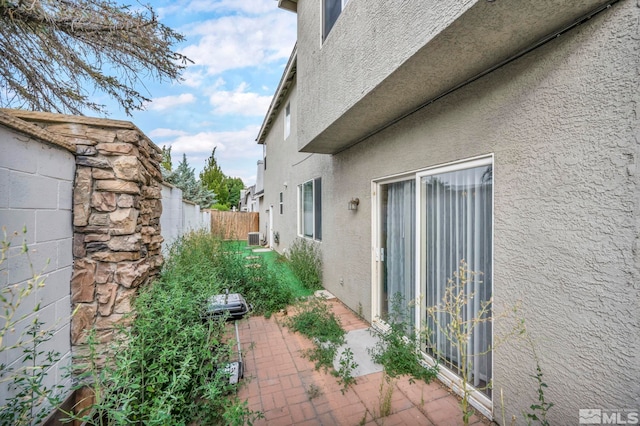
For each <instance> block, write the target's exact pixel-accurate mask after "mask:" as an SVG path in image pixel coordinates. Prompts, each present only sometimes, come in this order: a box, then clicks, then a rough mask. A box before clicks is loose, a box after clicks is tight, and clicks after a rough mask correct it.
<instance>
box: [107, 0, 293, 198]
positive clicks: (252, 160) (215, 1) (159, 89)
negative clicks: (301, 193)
mask: <svg viewBox="0 0 640 426" xmlns="http://www.w3.org/2000/svg"><path fill="white" fill-rule="evenodd" d="M149 4H151V6H152V7H153V9H154V10H155V11H156V12H157V13H158V15H159V17H160V20H161V22H162V23H163V24H165V25H167V26H169V27H171V28H173V29H174V30H176V31H178V32H180V33H182V34H183V35H184V36H185V38H186V40H185V41H184V42H182V43H181V44H180V45H179V46H178V47H177V49H176V50H177V51H178V52H180V53H183V54H185V55H187V56H188V57H189V58H190V59H191V60H193V61H194V62H195V63H194V64H193V65H190V66H189V67H188V68H187V69H186V70H185V72H184V73H183V78H184V81H183V82H181V83H167V82H164V83H162V84H159V83H158V82H154V81H151V80H150V81H148V82H146V83H145V85H146V88H147V90H148V92H149V93H147V94H146V95H147V97H150V98H151V99H152V102H151V103H150V104H148V105H147V107H146V110H145V111H139V112H135V113H133V117H128V116H126V115H125V114H124V112H123V111H120V110H118V109H112V110H111V115H110V116H109V118H113V119H121V120H128V121H132V122H133V123H134V124H135V125H136V126H138V127H139V128H140V129H141V130H142V131H143V132H144V133H145V134H146V135H147V136H148V137H149V138H150V139H151V140H152V141H153V142H155V143H156V144H157V145H158V146H160V147H162V146H163V145H167V146H171V147H172V151H171V153H172V157H173V166H174V167H176V166H177V164H178V162H179V161H180V160H181V159H182V154H183V153H185V154H186V155H187V160H188V162H189V165H190V166H191V167H193V168H195V171H196V175H197V174H198V173H199V172H200V171H201V170H202V168H203V166H204V163H205V161H206V159H207V158H208V157H209V155H211V150H212V149H213V147H214V146H217V147H218V148H217V149H216V159H217V160H218V164H219V165H220V167H221V168H222V171H223V172H224V173H225V174H226V175H228V176H231V177H240V178H242V180H243V182H244V183H245V185H247V186H248V185H252V184H254V183H255V176H256V162H257V161H258V160H259V159H260V158H261V157H262V147H261V146H260V145H258V144H257V143H256V142H255V139H256V136H257V135H258V131H259V129H260V125H261V124H262V120H263V118H264V114H265V113H266V111H267V109H268V107H269V103H270V102H271V98H272V96H273V94H274V92H275V89H276V87H277V85H278V82H279V81H280V77H281V75H282V71H283V69H284V67H285V65H286V62H287V59H288V58H289V55H290V54H291V51H292V49H293V45H294V44H295V40H296V16H295V14H293V13H291V12H287V11H285V10H282V9H278V2H277V1H275V0H239V1H233V0H152V1H149Z"/></svg>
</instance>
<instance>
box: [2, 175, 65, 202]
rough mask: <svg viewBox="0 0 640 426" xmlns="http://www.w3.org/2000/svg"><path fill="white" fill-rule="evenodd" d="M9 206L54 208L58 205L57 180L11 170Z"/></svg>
mask: <svg viewBox="0 0 640 426" xmlns="http://www.w3.org/2000/svg"><path fill="white" fill-rule="evenodd" d="M9 191H10V192H9V207H12V208H28V209H55V208H57V207H58V181H57V180H55V179H52V178H47V177H42V176H36V175H29V174H26V173H21V172H11V174H10V177H9Z"/></svg>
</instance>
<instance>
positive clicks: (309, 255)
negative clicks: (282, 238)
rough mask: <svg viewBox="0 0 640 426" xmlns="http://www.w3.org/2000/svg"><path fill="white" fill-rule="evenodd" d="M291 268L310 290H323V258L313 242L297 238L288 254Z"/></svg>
mask: <svg viewBox="0 0 640 426" xmlns="http://www.w3.org/2000/svg"><path fill="white" fill-rule="evenodd" d="M287 258H288V260H289V266H290V267H291V270H292V271H293V273H294V274H295V275H296V276H297V277H298V278H299V279H300V281H301V282H302V284H303V285H304V286H305V287H306V288H308V289H310V290H319V289H321V288H322V258H321V257H320V250H319V249H318V247H317V246H316V245H315V244H314V243H313V242H311V241H308V240H306V239H304V238H297V239H296V240H295V241H294V242H293V244H291V247H289V251H288V252H287Z"/></svg>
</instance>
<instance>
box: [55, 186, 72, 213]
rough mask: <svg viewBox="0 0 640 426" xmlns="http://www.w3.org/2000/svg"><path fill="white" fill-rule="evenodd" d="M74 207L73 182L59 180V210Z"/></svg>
mask: <svg viewBox="0 0 640 426" xmlns="http://www.w3.org/2000/svg"><path fill="white" fill-rule="evenodd" d="M72 209H73V182H67V181H64V180H60V181H58V210H72Z"/></svg>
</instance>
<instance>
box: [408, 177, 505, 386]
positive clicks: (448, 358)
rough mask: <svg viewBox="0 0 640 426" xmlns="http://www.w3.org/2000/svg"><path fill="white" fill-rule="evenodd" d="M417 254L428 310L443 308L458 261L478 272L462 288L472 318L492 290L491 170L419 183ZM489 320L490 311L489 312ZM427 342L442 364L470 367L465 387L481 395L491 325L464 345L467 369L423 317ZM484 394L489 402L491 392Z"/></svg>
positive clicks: (443, 320)
mask: <svg viewBox="0 0 640 426" xmlns="http://www.w3.org/2000/svg"><path fill="white" fill-rule="evenodd" d="M420 186H421V188H420V194H421V196H420V202H421V204H422V213H421V214H422V215H423V217H422V218H421V224H422V227H421V241H420V243H421V250H423V256H422V259H423V262H424V264H423V265H421V268H422V271H423V272H422V282H421V287H422V292H423V294H424V295H425V298H426V306H427V307H428V306H434V305H437V304H439V303H442V298H443V296H444V294H445V288H446V286H447V283H448V279H449V278H453V273H454V272H456V271H457V270H458V267H459V266H460V264H461V261H463V260H464V261H465V262H466V263H467V265H468V266H467V267H468V270H469V271H474V272H477V273H478V274H477V275H474V276H472V277H470V280H472V281H471V282H469V283H468V284H467V286H466V290H465V291H466V292H467V295H470V294H471V293H473V294H474V297H473V299H471V300H470V301H469V303H468V304H467V305H466V310H465V312H464V313H463V315H464V318H465V320H468V319H470V318H472V317H474V316H475V315H476V314H477V313H478V312H479V311H480V309H481V306H482V304H483V302H484V303H487V302H488V301H489V300H490V298H491V289H492V272H493V271H492V235H493V234H492V224H493V220H492V213H493V189H492V186H493V184H492V166H491V165H488V166H481V167H474V168H469V169H465V170H456V171H452V172H446V173H440V174H433V175H429V176H423V177H421V178H420ZM454 284H456V285H459V282H456V281H455V279H454ZM488 314H489V315H490V312H489V313H488ZM436 319H437V321H438V323H439V324H440V327H442V326H443V325H444V326H445V327H446V325H447V324H449V322H450V321H451V318H449V317H448V315H447V314H445V313H437V314H436ZM426 320H427V328H428V329H429V330H430V331H431V333H432V334H431V339H430V342H429V344H428V345H427V347H426V349H427V352H428V353H430V354H431V355H432V356H434V357H435V358H437V359H438V360H439V361H440V362H441V363H442V364H443V365H445V366H447V367H449V368H450V369H452V370H453V371H454V372H456V373H458V374H459V373H460V371H461V369H462V368H467V367H468V368H469V371H468V377H470V380H469V383H470V384H472V385H474V386H476V387H478V388H480V389H481V390H483V387H485V386H486V385H488V383H489V381H490V379H491V368H492V363H491V352H489V351H488V349H489V347H490V345H491V336H492V330H491V323H490V322H489V321H487V322H484V323H480V325H479V326H478V327H477V328H476V329H475V331H474V333H473V334H472V336H471V339H470V341H469V342H468V350H467V356H468V365H467V366H466V367H465V366H462V365H460V364H461V357H460V354H459V353H458V350H457V348H456V346H455V345H452V344H451V342H450V339H447V338H446V337H445V335H444V334H443V332H442V331H439V330H438V327H437V324H435V323H434V320H433V319H432V318H429V317H428V316H426ZM483 392H484V393H485V394H487V395H488V396H489V397H490V389H488V388H484V390H483Z"/></svg>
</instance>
